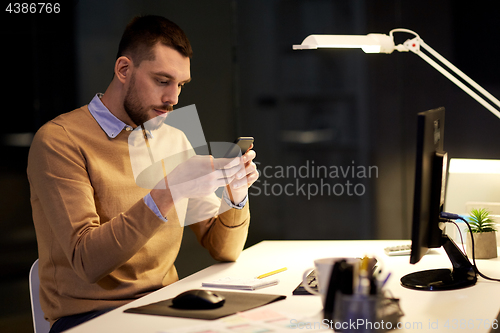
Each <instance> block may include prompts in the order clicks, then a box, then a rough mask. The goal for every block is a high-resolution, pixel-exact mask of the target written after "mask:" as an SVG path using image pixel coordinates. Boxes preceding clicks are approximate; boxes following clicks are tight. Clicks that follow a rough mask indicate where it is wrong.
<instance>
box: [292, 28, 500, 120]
mask: <svg viewBox="0 0 500 333" xmlns="http://www.w3.org/2000/svg"><path fill="white" fill-rule="evenodd" d="M395 32H404V33H409V34H413V35H415V37H414V38H413V39H408V40H407V41H406V42H404V43H403V44H399V45H395V44H394V36H393V34H394V33H395ZM318 48H361V49H362V50H363V51H364V52H365V53H392V52H393V51H394V50H397V51H399V52H408V51H411V52H413V53H415V54H416V55H418V56H419V57H421V58H422V59H423V60H425V61H426V62H427V63H428V64H430V65H431V66H432V67H434V68H435V69H436V70H437V71H439V72H440V73H441V74H443V75H444V76H446V77H447V78H448V79H449V80H450V81H452V82H453V83H455V84H456V85H457V86H459V87H460V88H461V89H462V90H463V91H465V92H466V93H467V94H469V95H470V96H471V97H472V98H474V99H475V100H476V101H477V102H479V103H480V104H481V105H482V106H484V107H485V108H486V109H488V110H490V111H491V113H493V114H494V115H495V116H497V117H498V118H500V112H499V111H498V109H496V108H495V107H494V106H493V105H492V104H491V103H493V104H494V105H496V106H497V107H499V108H500V101H498V99H496V98H495V97H494V96H492V95H491V94H490V93H489V92H487V91H486V90H485V89H484V88H482V87H481V86H480V85H479V84H477V83H476V82H474V81H473V80H472V79H471V78H469V77H468V76H467V75H465V74H464V73H463V72H462V71H461V70H459V69H458V68H457V67H455V66H454V65H453V64H451V63H450V62H449V61H448V60H446V59H445V58H444V57H443V56H441V55H440V54H439V53H437V52H436V51H435V50H434V49H433V48H431V47H430V46H429V45H427V44H426V43H424V41H423V40H422V39H421V38H420V36H419V35H418V34H417V33H415V32H414V31H411V30H408V29H393V30H391V31H390V32H389V36H387V35H384V34H368V35H366V36H361V35H309V36H308V37H306V39H304V41H303V42H302V44H300V45H293V49H294V50H315V49H318ZM421 48H422V49H424V50H426V51H427V52H428V53H429V54H430V55H432V56H433V57H434V58H435V59H436V60H438V61H439V62H440V63H441V64H443V65H444V66H446V67H447V68H449V70H451V72H452V73H454V74H456V75H457V76H458V77H460V78H461V79H462V80H464V81H465V82H467V83H468V84H469V85H470V86H471V87H473V88H474V89H476V90H477V91H478V92H480V93H481V94H482V95H483V96H484V97H485V98H486V99H487V100H489V102H488V101H486V100H485V98H483V97H481V96H479V95H478V94H477V93H476V92H475V91H473V90H472V89H471V88H469V87H468V86H467V85H465V84H464V83H463V82H462V81H460V80H458V79H457V78H456V77H455V76H453V74H451V73H450V71H448V70H446V69H445V68H444V67H443V66H441V65H440V64H439V63H438V62H436V61H434V60H433V59H432V58H431V57H429V56H428V55H427V54H425V53H423V52H422V51H421Z"/></svg>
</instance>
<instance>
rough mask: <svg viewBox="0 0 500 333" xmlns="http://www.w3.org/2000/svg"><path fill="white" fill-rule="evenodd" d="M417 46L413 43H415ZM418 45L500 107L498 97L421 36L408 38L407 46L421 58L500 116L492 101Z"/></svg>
mask: <svg viewBox="0 0 500 333" xmlns="http://www.w3.org/2000/svg"><path fill="white" fill-rule="evenodd" d="M415 44H416V47H415V46H413V47H412V45H415ZM418 45H420V46H421V47H422V48H424V49H425V50H426V51H427V52H429V53H430V54H431V55H432V56H434V57H435V58H436V59H438V60H439V61H440V62H441V63H442V64H444V65H445V66H447V67H448V68H449V69H450V70H451V71H452V72H453V73H455V74H456V75H458V76H459V77H461V78H462V79H463V80H464V81H466V82H467V83H469V84H470V85H471V86H472V87H474V88H475V89H476V90H477V91H479V92H480V93H481V94H483V95H484V96H485V97H486V98H487V99H488V100H489V101H490V102H492V103H493V104H495V105H496V106H498V107H500V101H499V100H498V99H496V98H495V97H494V96H493V95H491V94H490V93H489V92H488V91H486V90H485V89H484V88H483V87H481V86H480V85H479V84H477V83H476V82H475V81H474V80H472V79H471V78H470V77H468V76H467V75H466V74H465V73H463V72H462V71H461V70H459V69H458V68H457V67H455V66H454V65H453V64H452V63H450V62H449V61H448V60H446V58H444V57H443V56H441V55H440V54H439V53H438V52H436V51H435V50H434V49H433V48H432V47H430V46H429V45H427V44H426V43H425V42H424V41H423V40H422V39H420V38H419V37H416V38H414V39H413V40H408V41H406V42H405V46H406V47H407V48H408V49H409V50H410V51H412V52H413V53H415V54H416V55H418V56H419V57H420V58H422V59H423V60H425V61H426V62H427V63H428V64H429V65H431V66H432V67H434V69H436V70H437V71H438V72H440V73H441V74H443V75H444V76H445V77H447V78H448V79H449V80H450V81H451V82H453V83H455V84H456V85H457V86H458V87H460V88H461V89H462V90H463V91H465V92H466V93H467V94H469V96H471V97H472V98H474V99H475V100H476V101H477V102H478V103H479V104H481V105H482V106H484V107H485V108H486V109H488V110H489V111H490V112H491V113H493V114H494V115H495V116H497V117H498V118H500V111H498V109H496V108H495V107H494V106H492V105H491V104H490V103H488V102H487V101H486V100H484V98H482V97H481V96H479V95H478V94H477V93H476V92H474V91H473V90H472V89H470V88H469V87H467V86H466V85H465V84H464V83H463V82H461V81H460V80H458V79H457V78H456V77H455V76H453V75H452V74H450V72H449V71H447V70H446V69H445V68H443V67H442V66H441V65H439V64H438V63H437V62H435V61H434V60H432V59H431V58H430V57H429V56H427V55H426V54H424V53H423V52H421V51H420V49H419V47H418Z"/></svg>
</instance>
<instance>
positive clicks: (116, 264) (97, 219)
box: [28, 106, 250, 324]
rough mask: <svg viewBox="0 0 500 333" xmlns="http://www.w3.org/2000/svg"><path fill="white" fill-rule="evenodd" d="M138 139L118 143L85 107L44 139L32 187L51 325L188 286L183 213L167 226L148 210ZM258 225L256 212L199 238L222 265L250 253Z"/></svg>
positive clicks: (231, 217)
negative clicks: (139, 177) (180, 273)
mask: <svg viewBox="0 0 500 333" xmlns="http://www.w3.org/2000/svg"><path fill="white" fill-rule="evenodd" d="M129 134H130V132H127V131H122V132H121V133H120V134H119V135H118V136H117V137H116V138H114V139H111V138H109V137H108V136H107V135H106V133H105V132H104V131H103V130H102V129H101V128H100V126H99V125H98V123H97V122H96V120H95V119H94V118H93V117H92V115H91V114H90V112H89V110H88V108H87V106H84V107H81V108H79V109H77V110H74V111H72V112H69V113H66V114H63V115H61V116H59V117H57V118H55V119H54V120H52V121H50V122H48V123H47V124H45V125H44V126H43V127H42V128H40V130H39V131H38V132H37V134H36V135H35V138H34V140H33V143H32V145H31V149H30V153H29V158H28V178H29V181H30V188H31V205H32V209H33V221H34V224H35V229H36V236H37V241H38V252H39V259H40V262H39V276H40V302H41V305H42V310H43V311H44V313H45V317H46V319H47V320H49V321H50V323H51V324H53V323H54V322H55V321H56V320H57V319H58V318H60V317H63V316H68V315H72V314H77V313H84V312H87V311H92V310H100V309H106V308H110V307H116V306H120V305H123V304H125V303H127V302H130V301H131V300H133V299H136V298H138V297H141V296H143V295H145V294H147V293H149V292H151V291H154V290H156V289H158V288H161V287H162V286H166V285H168V284H171V283H173V282H175V281H177V280H178V277H177V272H176V269H175V267H174V261H175V259H176V257H177V254H178V251H179V247H180V245H181V239H182V233H183V228H182V227H181V226H180V225H179V223H178V221H177V218H176V214H175V210H172V211H171V212H170V213H169V214H168V215H167V218H168V222H164V221H163V220H161V219H160V218H158V217H157V216H156V215H155V214H154V213H153V212H152V211H151V210H150V209H149V207H148V206H147V205H146V204H145V203H144V200H143V197H144V196H145V195H146V194H147V193H148V191H149V190H147V189H143V188H140V187H138V186H137V185H136V183H135V180H134V176H133V173H132V170H131V163H130V159H129V152H128V136H129ZM172 136H173V137H172V138H171V139H172V143H173V145H176V147H174V148H175V149H177V150H179V149H184V148H185V149H186V150H187V149H188V148H189V147H190V146H189V142H188V141H187V139H186V138H185V136H184V135H183V133H182V132H180V131H177V132H174V133H173V134H172ZM169 141H170V138H169ZM179 145H180V146H181V147H179ZM207 202H209V203H210V200H208V201H207ZM212 204H213V203H212ZM201 206H203V205H201ZM249 221H250V213H249V210H248V203H247V205H246V206H245V207H244V208H243V209H242V210H237V209H230V210H228V211H227V212H225V213H223V214H220V215H219V216H216V217H213V218H211V219H208V220H205V221H202V222H200V223H196V224H193V225H190V228H191V229H192V230H193V231H194V232H195V234H196V236H197V238H198V240H199V241H200V243H201V244H202V245H203V246H204V247H205V248H207V249H208V250H209V251H210V253H211V255H212V256H213V257H214V258H215V259H217V260H222V261H232V260H236V258H237V257H238V255H239V254H240V252H241V250H242V249H243V246H244V243H245V240H246V236H247V232H248V224H249Z"/></svg>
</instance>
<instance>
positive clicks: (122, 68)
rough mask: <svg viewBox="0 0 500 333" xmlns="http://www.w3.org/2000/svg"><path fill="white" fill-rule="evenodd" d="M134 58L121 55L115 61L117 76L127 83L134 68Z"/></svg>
mask: <svg viewBox="0 0 500 333" xmlns="http://www.w3.org/2000/svg"><path fill="white" fill-rule="evenodd" d="M132 66H133V64H132V60H131V59H130V58H128V57H126V56H121V57H119V58H118V59H116V62H115V76H116V77H117V78H118V80H120V82H121V83H125V81H126V80H127V76H128V75H129V73H130V70H131V68H132Z"/></svg>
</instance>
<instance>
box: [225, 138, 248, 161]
mask: <svg viewBox="0 0 500 333" xmlns="http://www.w3.org/2000/svg"><path fill="white" fill-rule="evenodd" d="M234 143H235V144H236V146H232V148H231V149H229V151H228V152H227V153H226V155H225V156H224V157H229V158H231V157H236V156H238V154H239V151H238V147H239V150H240V151H241V155H244V154H245V153H246V152H247V151H248V150H249V149H250V147H251V146H252V143H253V138H252V137H251V136H242V137H239V138H238V139H236V140H234Z"/></svg>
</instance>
